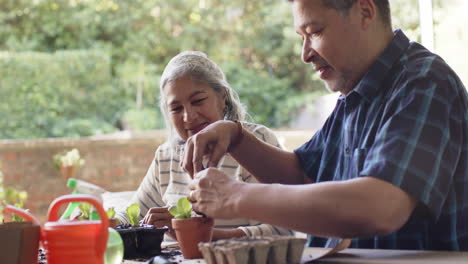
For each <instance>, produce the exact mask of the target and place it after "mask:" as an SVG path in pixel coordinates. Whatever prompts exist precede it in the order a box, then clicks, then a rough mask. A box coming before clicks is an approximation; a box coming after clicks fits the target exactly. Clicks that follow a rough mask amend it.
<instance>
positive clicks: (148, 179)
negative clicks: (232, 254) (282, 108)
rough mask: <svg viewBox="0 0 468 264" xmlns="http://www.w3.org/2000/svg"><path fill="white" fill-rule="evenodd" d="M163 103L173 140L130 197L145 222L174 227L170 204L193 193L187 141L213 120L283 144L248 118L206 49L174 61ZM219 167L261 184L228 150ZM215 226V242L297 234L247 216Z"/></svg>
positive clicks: (161, 150)
mask: <svg viewBox="0 0 468 264" xmlns="http://www.w3.org/2000/svg"><path fill="white" fill-rule="evenodd" d="M160 107H161V111H162V113H163V114H164V119H165V121H166V125H167V128H168V129H169V139H168V141H167V142H165V143H163V144H162V145H160V146H159V147H158V148H157V150H156V154H155V157H154V159H153V162H152V163H151V166H150V168H149V169H148V172H147V174H146V176H145V178H144V179H143V182H142V183H141V185H140V187H139V188H138V190H137V192H136V193H135V195H134V197H133V198H132V200H131V201H130V203H138V204H139V205H140V208H141V215H140V217H141V218H142V222H143V223H145V224H153V225H155V226H168V227H171V218H172V216H171V215H170V214H169V212H168V210H167V208H168V206H171V205H174V204H176V203H177V200H178V199H179V198H180V197H185V196H187V195H188V194H189V189H188V185H189V182H190V181H191V178H190V176H189V175H188V174H187V173H185V172H184V171H183V169H182V168H181V166H180V164H179V163H180V159H181V154H182V153H183V150H184V146H185V145H184V143H185V141H186V140H187V139H188V138H189V137H190V136H192V135H195V134H196V133H198V132H199V131H200V130H202V129H203V128H205V127H206V126H208V125H209V124H211V123H213V122H215V121H218V120H232V121H239V122H242V126H243V127H244V129H248V130H249V131H251V132H253V133H254V134H255V135H256V136H257V137H258V138H260V139H261V140H263V141H265V142H267V143H270V144H272V145H276V146H279V144H278V140H277V138H276V137H275V135H274V134H273V133H272V132H271V130H269V129H268V128H266V127H264V126H261V125H257V124H252V123H246V122H244V118H245V116H246V111H245V109H244V107H243V106H242V104H241V103H240V102H239V98H238V96H237V94H236V92H235V91H234V90H233V89H232V88H231V86H230V85H229V83H228V82H227V81H226V77H225V75H224V73H223V71H222V70H221V69H220V68H219V66H218V65H217V64H216V63H214V62H213V61H212V60H210V59H209V58H208V57H207V56H206V55H205V54H204V53H202V52H198V51H185V52H182V53H180V54H178V55H177V56H175V57H174V58H172V59H171V60H170V61H169V63H168V64H167V66H166V68H165V70H164V72H163V74H162V76H161V81H160ZM218 168H220V169H221V170H223V171H224V172H225V173H226V174H227V175H229V176H230V177H232V178H235V179H236V180H239V181H243V182H257V181H256V180H255V178H254V177H253V176H252V175H251V174H250V173H249V172H248V171H247V170H245V169H244V168H242V167H241V166H240V165H239V164H238V163H237V161H235V160H234V159H233V158H232V157H231V156H230V155H229V154H226V155H225V157H224V158H223V159H222V160H221V162H220V163H219V165H218ZM117 217H118V219H119V220H120V222H122V223H127V222H128V219H127V216H126V214H125V212H119V213H118V214H117ZM215 227H216V228H215V230H214V232H213V240H218V239H223V238H230V237H241V236H255V235H272V234H275V235H291V234H292V232H291V231H290V230H286V229H283V228H279V227H275V226H272V225H267V224H261V223H258V222H254V221H250V220H247V219H233V220H221V219H215Z"/></svg>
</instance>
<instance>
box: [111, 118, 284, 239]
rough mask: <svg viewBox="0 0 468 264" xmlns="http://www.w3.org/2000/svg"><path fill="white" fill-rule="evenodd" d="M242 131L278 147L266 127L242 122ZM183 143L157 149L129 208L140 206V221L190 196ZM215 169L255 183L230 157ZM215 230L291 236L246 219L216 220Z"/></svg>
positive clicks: (123, 217) (119, 215) (121, 214)
mask: <svg viewBox="0 0 468 264" xmlns="http://www.w3.org/2000/svg"><path fill="white" fill-rule="evenodd" d="M242 124H243V127H244V128H245V129H246V130H249V131H250V132H252V133H253V134H254V135H255V136H256V137H257V138H259V139H260V140H262V141H264V142H267V143H269V144H271V145H274V146H277V147H280V145H279V143H278V140H277V138H276V136H275V135H274V134H273V132H272V131H271V130H270V129H268V128H266V127H265V126H261V125H257V124H251V123H246V122H243V123H242ZM183 149H184V142H177V143H172V144H170V142H165V143H164V144H162V145H161V146H159V147H158V149H157V150H156V153H155V157H154V159H153V162H152V163H151V166H150V167H149V169H148V172H147V173H146V176H145V178H144V179H143V181H142V183H141V184H140V187H139V188H138V190H137V191H136V193H135V195H134V196H133V198H132V199H131V200H130V201H129V204H132V203H137V204H139V205H140V209H141V213H140V217H141V218H143V217H144V216H145V215H146V213H147V212H148V210H149V208H152V207H164V206H172V205H174V204H176V203H177V200H178V199H179V198H180V197H186V196H187V195H188V193H189V189H188V184H189V183H190V181H191V178H190V176H189V175H188V174H187V173H185V172H184V171H183V169H182V168H181V167H180V156H181V154H182V152H183ZM218 168H219V169H221V170H222V171H223V172H224V173H226V174H227V175H228V176H230V177H232V178H234V179H236V180H238V181H242V182H246V183H256V182H257V180H256V179H255V177H253V176H252V175H251V174H250V173H249V172H248V171H247V170H246V169H244V168H243V167H242V166H240V165H239V163H237V161H236V160H235V159H234V158H232V157H231V156H230V155H229V154H226V155H225V156H224V157H223V158H222V159H221V161H220V162H219V165H218ZM117 218H118V219H119V220H120V221H121V222H122V223H128V219H127V215H126V213H125V211H120V212H118V213H117ZM215 226H216V227H217V228H240V229H241V230H242V231H243V232H244V233H245V234H246V235H247V236H257V235H292V234H293V232H292V231H290V230H287V229H284V228H280V227H276V226H272V225H269V224H262V223H259V222H256V221H252V220H248V219H230V220H226V219H215Z"/></svg>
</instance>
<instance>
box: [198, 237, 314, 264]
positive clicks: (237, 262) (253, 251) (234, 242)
mask: <svg viewBox="0 0 468 264" xmlns="http://www.w3.org/2000/svg"><path fill="white" fill-rule="evenodd" d="M305 242H306V239H304V238H297V237H294V236H262V237H243V238H236V239H225V240H218V241H216V242H207V243H199V244H198V248H199V249H200V251H201V252H202V255H203V258H204V259H205V261H206V263H207V264H254V263H255V264H284V263H291V264H296V263H300V262H301V257H302V251H303V250H304V244H305Z"/></svg>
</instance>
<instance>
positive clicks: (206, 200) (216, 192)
mask: <svg viewBox="0 0 468 264" xmlns="http://www.w3.org/2000/svg"><path fill="white" fill-rule="evenodd" d="M243 185H245V183H242V182H239V181H236V180H234V179H232V178H230V177H228V176H227V175H226V174H224V173H223V172H222V171H220V170H218V169H215V168H208V169H206V170H203V171H201V172H199V173H197V174H196V175H195V179H194V180H193V181H192V183H191V184H190V185H189V189H190V190H192V195H191V197H192V198H191V199H192V201H191V202H192V208H193V210H195V211H196V212H199V213H202V214H204V215H206V216H209V217H213V218H224V219H227V218H236V217H238V216H237V215H236V210H235V208H236V204H237V200H238V198H239V196H240V195H241V194H240V191H241V189H242V186H243Z"/></svg>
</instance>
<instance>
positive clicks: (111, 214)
mask: <svg viewBox="0 0 468 264" xmlns="http://www.w3.org/2000/svg"><path fill="white" fill-rule="evenodd" d="M106 214H107V218H109V219H112V218H114V217H115V209H114V207H111V208H109V209H107V211H106Z"/></svg>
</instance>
